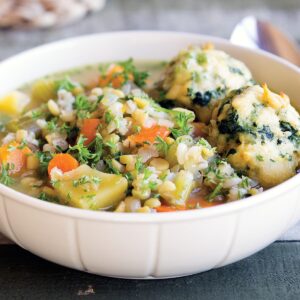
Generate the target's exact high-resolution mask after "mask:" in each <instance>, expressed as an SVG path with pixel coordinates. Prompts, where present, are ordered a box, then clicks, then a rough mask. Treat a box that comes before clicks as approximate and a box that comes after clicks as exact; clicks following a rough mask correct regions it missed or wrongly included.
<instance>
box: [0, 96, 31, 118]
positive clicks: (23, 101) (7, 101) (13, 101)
mask: <svg viewBox="0 0 300 300" xmlns="http://www.w3.org/2000/svg"><path fill="white" fill-rule="evenodd" d="M29 102H30V99H29V97H28V96H27V95H26V94H24V93H21V92H18V91H14V92H11V93H9V94H7V95H6V96H4V97H2V98H0V112H2V113H5V114H8V115H19V114H20V113H22V111H23V109H24V108H25V106H26V105H27V104H28V103H29Z"/></svg>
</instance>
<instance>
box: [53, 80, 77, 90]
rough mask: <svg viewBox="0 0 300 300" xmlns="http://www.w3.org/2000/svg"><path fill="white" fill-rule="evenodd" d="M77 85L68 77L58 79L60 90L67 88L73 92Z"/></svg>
mask: <svg viewBox="0 0 300 300" xmlns="http://www.w3.org/2000/svg"><path fill="white" fill-rule="evenodd" d="M75 87H76V85H75V84H74V83H73V82H72V81H71V80H70V78H68V77H66V78H64V79H62V80H58V81H56V89H57V90H58V91H59V90H66V91H68V92H71V91H72V90H73V89H74V88H75Z"/></svg>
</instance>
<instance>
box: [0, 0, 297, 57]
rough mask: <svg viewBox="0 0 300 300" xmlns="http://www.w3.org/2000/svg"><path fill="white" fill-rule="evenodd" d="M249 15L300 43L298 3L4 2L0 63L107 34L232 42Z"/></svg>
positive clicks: (188, 0) (193, 0)
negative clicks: (149, 32) (181, 35)
mask: <svg viewBox="0 0 300 300" xmlns="http://www.w3.org/2000/svg"><path fill="white" fill-rule="evenodd" d="M20 7H21V8H20ZM20 9H21V11H20ZM247 15H254V16H257V17H259V18H262V19H265V20H269V21H272V22H273V23H274V24H275V25H277V26H279V27H280V28H281V29H283V30H284V31H286V32H288V33H289V34H290V35H291V36H293V37H294V38H295V39H296V40H297V41H298V42H300V0H251V1H250V0H223V1H222V0H206V1H201V0H200V1H199V0H107V1H106V3H105V0H0V27H1V29H0V60H2V59H4V58H6V57H8V56H10V55H12V54H15V53H18V52H20V51H23V50H25V49H28V48H31V47H34V46H37V45H41V44H44V43H47V42H51V41H54V40H59V39H63V38H67V37H72V36H76V35H83V34H89V33H95V32H105V31H117V30H141V29H153V30H174V31H187V32H195V33H202V34H209V35H215V36H220V37H224V38H229V36H230V33H231V31H232V30H233V28H234V26H235V24H236V23H238V22H239V21H240V20H241V19H242V18H243V17H245V16H247ZM33 27H34V28H33ZM37 27H38V28H37Z"/></svg>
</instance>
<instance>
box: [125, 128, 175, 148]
mask: <svg viewBox="0 0 300 300" xmlns="http://www.w3.org/2000/svg"><path fill="white" fill-rule="evenodd" d="M169 134H170V131H169V129H168V128H167V127H164V126H158V125H154V126H152V127H150V128H142V130H141V131H140V132H139V133H137V134H133V135H130V136H129V137H128V139H129V140H130V141H132V142H135V143H138V144H142V143H144V142H149V143H154V142H155V139H156V138H157V137H161V138H162V139H165V138H166V137H167V136H168V135H169Z"/></svg>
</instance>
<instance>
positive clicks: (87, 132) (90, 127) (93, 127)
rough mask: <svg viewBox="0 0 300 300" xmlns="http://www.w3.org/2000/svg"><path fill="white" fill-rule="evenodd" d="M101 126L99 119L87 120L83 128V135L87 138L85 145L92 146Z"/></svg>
mask: <svg viewBox="0 0 300 300" xmlns="http://www.w3.org/2000/svg"><path fill="white" fill-rule="evenodd" d="M99 124H100V120H99V119H85V120H83V124H82V127H81V130H80V131H81V134H82V135H83V136H84V137H85V138H86V140H85V141H84V145H85V146H86V145H88V144H90V143H91V142H92V141H93V140H94V139H95V137H96V133H97V128H98V126H99Z"/></svg>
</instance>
